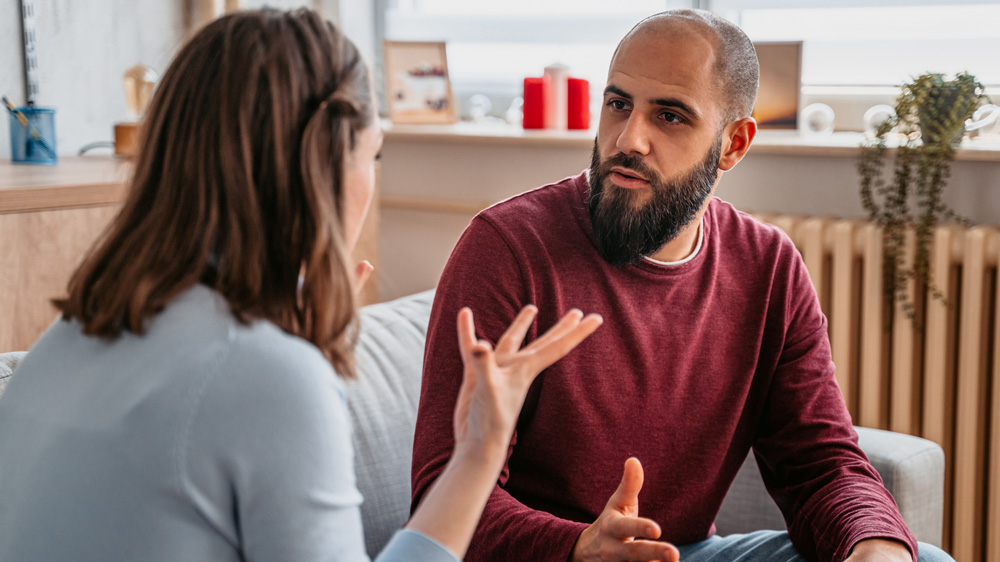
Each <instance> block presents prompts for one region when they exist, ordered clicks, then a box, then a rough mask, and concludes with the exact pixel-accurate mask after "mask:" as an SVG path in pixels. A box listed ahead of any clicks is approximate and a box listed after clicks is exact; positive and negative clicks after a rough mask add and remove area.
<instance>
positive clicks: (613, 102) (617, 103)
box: [608, 100, 628, 111]
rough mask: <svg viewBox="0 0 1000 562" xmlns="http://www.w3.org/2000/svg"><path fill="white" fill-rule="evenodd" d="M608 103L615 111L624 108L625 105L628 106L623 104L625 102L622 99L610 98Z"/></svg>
mask: <svg viewBox="0 0 1000 562" xmlns="http://www.w3.org/2000/svg"><path fill="white" fill-rule="evenodd" d="M608 105H610V106H611V109H614V110H615V111H621V110H623V109H625V108H626V107H628V106H626V105H625V102H623V101H622V100H611V101H609V102H608Z"/></svg>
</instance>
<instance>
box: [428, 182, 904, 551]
mask: <svg viewBox="0 0 1000 562" xmlns="http://www.w3.org/2000/svg"><path fill="white" fill-rule="evenodd" d="M586 192H587V182H586V178H585V176H583V175H582V174H581V175H580V176H577V177H573V178H568V179H565V180H563V181H561V182H559V183H557V184H553V185H548V186H545V187H541V188H539V189H536V190H533V191H530V192H527V193H524V194H521V195H518V196H516V197H514V198H512V199H509V200H507V201H504V202H502V203H499V204H497V205H495V206H493V207H491V208H489V209H487V210H485V211H483V212H482V213H480V214H479V215H478V216H477V217H476V218H475V219H473V221H472V222H471V223H470V225H469V227H468V229H467V230H466V231H465V233H464V234H463V235H462V238H461V239H460V240H459V242H458V244H457V246H456V247H455V250H454V252H453V253H452V255H451V258H450V259H449V261H448V265H447V266H446V268H445V270H444V273H443V275H442V277H441V281H440V284H439V285H438V292H437V295H436V298H435V301H434V309H433V312H432V314H431V319H430V329H429V332H428V337H427V349H426V355H425V362H424V381H423V388H422V390H421V396H420V409H419V414H418V419H417V427H416V439H415V442H414V450H413V498H414V505H415V504H416V503H417V502H419V501H420V498H421V497H422V495H423V494H424V493H425V492H426V491H427V489H428V487H429V486H430V485H431V484H432V483H433V481H434V479H435V478H436V477H437V476H438V474H440V472H441V470H442V469H443V467H444V465H445V463H446V461H447V459H448V456H449V455H450V454H451V451H452V448H453V446H454V437H453V431H452V416H453V413H452V412H453V408H454V405H455V399H456V396H457V394H458V388H459V383H460V381H461V379H462V364H461V360H460V358H459V353H458V349H457V336H456V332H455V317H456V315H457V313H458V310H459V308H460V307H461V306H466V305H468V306H470V307H471V308H472V310H473V312H474V314H475V321H476V329H477V332H478V334H479V336H480V337H483V338H485V339H488V340H490V341H492V342H494V343H495V342H496V340H497V339H498V338H499V336H500V335H501V334H502V333H503V331H504V330H505V328H506V327H507V325H508V324H509V323H510V322H511V321H512V320H513V318H514V316H515V315H516V314H517V312H518V310H520V308H521V307H522V306H524V305H526V304H528V303H534V304H536V305H538V307H539V314H538V320H537V322H536V324H535V326H533V328H532V330H531V331H530V332H529V335H528V337H529V339H530V338H534V337H537V335H538V334H540V333H541V332H543V331H544V330H545V329H547V328H548V327H550V326H551V325H552V324H554V323H555V322H556V320H557V319H558V318H559V317H561V316H562V315H563V314H565V313H566V312H567V311H568V310H570V309H571V308H574V307H576V308H580V309H582V310H583V311H584V312H597V313H600V314H601V315H602V316H603V317H604V325H603V326H601V328H599V329H598V330H597V332H596V333H595V334H594V335H592V336H591V337H590V338H589V339H587V340H586V341H584V342H583V343H582V344H581V345H580V346H579V347H578V348H577V349H575V350H574V351H573V352H571V353H570V354H569V355H568V356H567V357H565V358H563V359H562V360H560V361H559V362H557V363H556V364H555V365H553V366H552V367H550V368H549V369H548V370H547V371H545V372H544V373H542V375H541V376H540V377H539V379H538V380H537V381H536V382H535V384H534V386H533V387H532V388H531V390H530V392H529V394H528V398H527V400H526V402H525V406H524V410H523V412H522V413H521V416H520V419H519V422H518V425H517V430H516V433H515V435H514V439H513V441H512V444H511V448H510V454H509V458H508V463H507V466H506V467H505V468H504V470H503V472H502V474H501V476H500V481H499V483H498V485H497V487H496V489H495V490H494V491H493V494H492V496H491V497H490V500H489V503H488V504H487V506H486V510H485V512H484V514H483V517H482V520H481V521H480V523H479V528H478V530H477V532H476V535H475V537H474V538H473V542H472V545H471V546H470V548H469V553H468V556H467V558H466V560H470V561H476V560H496V561H507V560H533V561H534V560H539V561H549V560H551V561H553V562H564V561H565V560H566V559H567V558H568V557H569V555H570V553H571V552H572V548H573V545H574V543H575V541H576V539H577V537H578V536H579V534H580V531H582V530H583V529H584V528H585V527H586V526H587V525H588V524H590V523H592V522H593V521H594V520H595V519H596V518H597V516H598V515H599V514H600V513H601V511H602V510H603V508H604V505H605V503H606V502H607V500H608V498H609V497H610V495H611V494H612V492H614V490H615V488H616V487H617V486H618V482H619V480H620V479H621V473H622V467H623V464H624V462H625V459H626V458H628V457H629V456H636V457H638V458H639V460H640V461H642V465H643V468H644V471H645V484H644V486H643V489H642V492H641V493H640V495H639V510H640V515H643V516H645V517H650V518H652V519H653V520H655V521H657V522H658V523H659V524H660V525H661V527H662V529H663V536H662V538H663V539H664V540H668V541H670V542H672V543H674V544H687V543H691V542H695V541H700V540H704V539H706V538H708V537H709V536H711V535H712V534H713V533H714V532H715V529H714V524H713V521H714V519H715V516H716V514H717V513H718V511H719V506H720V505H721V503H722V499H723V497H724V496H725V494H726V491H727V490H728V489H729V486H730V484H731V483H732V481H733V478H734V477H735V475H736V472H737V470H739V468H740V465H741V464H742V462H743V460H744V459H745V458H746V455H747V452H748V451H749V450H750V449H751V447H753V450H754V452H755V454H756V456H757V462H758V464H759V465H760V468H761V472H762V474H763V477H764V482H765V483H766V484H767V487H768V489H769V490H770V492H771V495H772V496H773V497H774V499H775V501H776V502H777V503H778V506H779V507H780V508H781V511H782V513H784V515H785V520H786V521H787V523H788V529H789V533H790V534H791V538H792V541H793V542H794V544H795V546H796V547H797V548H798V550H799V552H800V553H802V554H803V555H804V556H805V557H806V558H808V559H811V560H822V561H828V560H842V559H843V558H845V557H846V555H847V553H848V552H849V551H850V549H851V548H852V547H853V545H854V544H855V543H856V542H858V541H859V540H861V539H865V538H873V537H884V538H894V539H897V540H900V541H903V542H905V543H906V544H908V545H909V547H910V550H911V552H916V541H915V539H914V538H913V536H912V535H911V534H910V532H909V531H908V529H907V528H906V525H905V524H904V523H903V520H902V517H901V516H900V515H899V512H898V510H897V508H896V505H895V503H894V502H893V499H892V497H891V496H890V495H889V493H888V492H887V491H886V490H885V488H884V487H883V485H882V481H881V479H880V478H879V475H878V473H877V472H876V471H875V469H874V468H872V466H871V465H870V464H869V463H868V460H867V458H866V457H865V455H864V453H863V452H862V451H861V450H860V449H859V448H858V444H857V435H856V434H855V432H854V430H853V428H852V427H851V418H850V415H849V414H848V412H847V409H846V408H845V406H844V401H843V399H842V397H841V394H840V390H839V388H838V386H837V382H836V379H835V377H834V367H833V363H832V361H831V359H830V347H829V339H828V336H827V330H826V328H827V326H826V319H825V317H824V316H823V313H822V312H821V310H820V308H819V303H818V301H817V299H816V294H815V291H814V289H813V287H812V284H811V283H810V281H809V276H808V274H807V272H806V269H805V266H804V265H803V262H802V259H801V256H800V255H799V253H798V251H797V250H796V249H795V247H794V246H793V245H792V243H791V241H790V240H789V239H788V237H787V236H785V235H784V233H782V232H781V231H780V230H778V229H777V228H775V227H772V226H769V225H766V224H763V223H761V222H758V221H756V220H754V219H753V218H751V217H749V216H747V215H746V214H744V213H741V212H739V211H737V210H735V209H734V208H733V207H732V206H731V205H729V204H728V203H725V202H722V201H720V200H717V199H713V200H712V201H711V203H710V204H709V207H708V211H707V213H706V214H705V219H704V228H705V232H704V243H703V246H702V248H701V251H700V252H699V253H698V255H697V256H696V257H695V258H694V259H692V260H691V261H689V262H687V263H685V264H683V265H679V266H673V267H667V266H661V265H657V264H654V263H651V262H645V261H644V262H641V263H639V264H637V265H634V266H628V267H625V268H616V267H613V266H610V265H608V264H607V263H606V262H605V261H604V260H603V259H602V258H601V257H600V255H599V254H598V253H597V251H596V250H595V249H594V246H593V243H592V230H591V226H590V221H589V218H588V215H587V210H586V205H585V198H586Z"/></svg>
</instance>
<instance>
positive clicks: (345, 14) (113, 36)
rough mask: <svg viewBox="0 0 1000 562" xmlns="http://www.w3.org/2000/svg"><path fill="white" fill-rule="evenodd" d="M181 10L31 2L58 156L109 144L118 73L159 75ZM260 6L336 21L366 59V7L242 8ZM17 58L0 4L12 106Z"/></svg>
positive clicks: (17, 95) (134, 1)
mask: <svg viewBox="0 0 1000 562" xmlns="http://www.w3.org/2000/svg"><path fill="white" fill-rule="evenodd" d="M183 3H184V0H35V11H36V18H35V19H36V32H37V35H36V43H37V53H38V64H39V71H40V73H39V82H40V84H39V86H40V92H39V96H38V100H37V102H38V104H39V105H41V106H48V107H55V108H56V110H57V114H56V137H57V138H56V142H57V145H58V152H59V153H60V154H62V155H71V154H76V152H77V151H78V150H79V149H80V147H81V146H83V145H85V144H87V143H90V142H94V141H110V140H111V139H112V126H113V124H114V123H115V122H116V121H121V120H123V119H125V118H126V116H127V114H126V108H125V94H124V91H123V89H122V80H121V79H122V74H123V73H124V72H125V70H127V69H128V68H130V67H132V66H133V65H135V64H136V63H140V62H141V63H143V64H145V65H147V66H149V67H151V68H153V69H154V70H156V71H157V72H158V73H159V74H161V75H162V74H163V72H164V71H165V70H166V68H167V65H168V64H169V62H170V60H171V58H172V57H173V55H174V53H175V52H176V51H177V49H178V48H180V46H181V44H182V43H183V41H184V39H185V37H186V33H185V29H184V22H183V10H182V7H183ZM264 5H268V6H272V7H276V8H294V7H298V6H310V7H318V8H319V9H320V10H321V11H322V13H324V14H325V15H327V17H331V18H332V19H334V20H335V21H337V20H340V21H341V22H342V24H343V26H344V28H345V29H346V31H347V35H348V36H349V37H351V38H352V39H355V37H356V38H357V42H359V43H360V45H359V46H360V47H361V50H362V52H363V53H365V54H366V56H368V57H370V56H371V54H372V53H373V47H372V46H373V45H374V39H373V37H374V31H373V29H374V27H373V25H374V24H373V23H372V17H371V13H372V11H371V0H243V7H244V8H256V7H261V6H264ZM366 15H367V16H366ZM21 53H22V48H21V12H20V1H19V0H4V1H2V2H0V93H2V94H3V95H6V96H7V97H8V98H10V100H11V101H13V102H14V103H16V104H18V105H21V104H23V103H24V101H25V99H24V80H23V68H22V62H21V57H22V55H21ZM369 60H371V58H369ZM3 113H6V112H3ZM7 121H8V118H7V117H3V118H2V119H0V158H10V134H9V126H8V122H7ZM104 152H105V153H108V152H109V151H108V150H105V151H104Z"/></svg>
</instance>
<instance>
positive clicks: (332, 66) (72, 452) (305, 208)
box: [0, 10, 601, 562]
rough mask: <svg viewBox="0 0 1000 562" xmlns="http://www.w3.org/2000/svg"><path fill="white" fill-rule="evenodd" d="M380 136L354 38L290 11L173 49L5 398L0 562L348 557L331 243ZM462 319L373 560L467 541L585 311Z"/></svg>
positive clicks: (347, 229) (345, 444) (339, 268)
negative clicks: (447, 389)
mask: <svg viewBox="0 0 1000 562" xmlns="http://www.w3.org/2000/svg"><path fill="white" fill-rule="evenodd" d="M380 145H381V133H380V131H379V129H378V126H377V121H376V112H375V106H374V100H373V97H372V87H371V79H370V76H369V74H368V70H367V68H366V67H365V65H364V63H363V62H362V61H361V59H360V57H359V56H358V53H357V50H356V49H355V47H354V46H353V45H352V44H351V43H350V41H348V40H347V39H346V38H345V37H344V36H343V35H342V34H341V33H340V32H339V31H338V30H337V29H336V28H334V27H333V26H332V25H331V24H329V23H326V22H324V21H323V20H322V19H321V18H320V17H319V16H317V15H316V14H315V13H313V12H311V11H308V10H299V11H295V12H280V11H272V10H265V11H258V12H244V13H238V14H235V15H231V16H227V17H224V18H222V19H220V20H218V21H215V22H213V23H212V24H210V25H208V26H207V27H206V28H205V29H203V30H202V31H201V32H199V33H198V34H197V35H196V36H195V37H194V38H193V39H192V40H191V41H190V42H189V43H188V44H187V45H185V46H184V47H183V49H182V50H181V51H180V53H179V54H178V55H177V57H176V58H175V60H174V61H173V63H172V64H171V66H170V68H169V69H168V71H167V72H166V74H165V76H164V78H163V81H162V83H161V85H160V87H159V89H158V90H157V93H156V95H155V97H154V100H153V103H152V105H151V107H150V111H149V113H148V116H147V118H146V123H145V125H144V131H143V142H142V147H143V148H142V151H141V153H140V155H139V156H138V158H137V160H136V166H135V172H134V177H133V179H132V182H131V191H130V193H129V195H128V198H127V200H126V202H125V204H124V206H123V209H122V211H121V213H120V214H119V216H118V217H117V218H116V219H115V220H114V221H113V223H112V224H111V226H110V227H109V229H108V231H107V232H106V234H105V235H104V237H103V238H102V240H101V241H100V242H99V243H98V244H97V245H96V246H95V248H94V249H93V250H92V251H91V253H90V254H89V256H88V257H87V258H86V259H85V260H84V262H83V263H82V264H81V265H80V267H79V269H78V270H77V271H76V273H75V274H74V276H73V278H72V279H71V281H70V284H69V288H68V296H67V297H66V298H65V299H63V300H60V301H57V303H56V304H57V306H58V307H59V309H60V310H61V311H62V313H63V318H62V319H61V320H59V321H57V322H56V323H55V324H54V325H53V326H52V327H51V328H50V329H49V330H48V331H47V332H46V333H45V335H43V336H42V338H41V339H40V340H39V341H38V342H37V343H36V344H35V345H34V346H33V348H32V350H31V352H30V353H29V354H28V356H27V357H26V358H25V360H24V362H23V363H22V364H21V366H20V368H19V369H18V371H17V373H16V374H15V376H14V377H13V379H12V381H11V382H10V384H9V385H8V387H7V391H6V394H5V395H4V397H3V400H2V401H0V561H3V562H5V561H15V560H16V561H25V560H70V559H72V560H78V561H79V560H94V561H96V560H101V561H106V560H147V561H150V560H151V561H158V560H185V561H197V560H213V561H226V560H232V561H236V560H275V561H282V562H292V561H299V560H351V561H355V560H364V559H366V556H365V552H364V541H363V538H362V530H361V522H360V516H359V512H358V505H359V503H360V502H361V497H360V494H359V493H358V491H357V488H356V487H355V484H354V473H353V461H352V453H351V439H350V427H349V420H348V417H347V413H346V411H347V410H346V405H345V402H344V387H343V382H342V381H341V378H351V377H353V376H354V369H353V364H352V355H351V348H352V340H351V334H352V326H353V323H354V320H355V308H356V305H355V297H354V291H355V288H356V287H357V286H358V285H359V282H361V281H363V278H364V277H365V276H366V275H367V272H368V271H370V266H368V267H360V268H358V269H355V268H354V267H352V266H351V264H349V263H348V257H347V256H348V253H349V250H350V248H351V247H352V246H353V244H354V242H355V241H356V239H357V237H358V232H359V230H360V225H361V222H362V219H363V217H364V214H365V212H366V209H367V207H368V205H369V203H370V199H371V194H372V189H373V182H374V174H373V165H374V160H375V158H376V155H377V153H378V151H379V148H380ZM534 314H535V310H534V308H533V307H528V308H526V309H525V310H524V311H522V312H521V314H519V315H518V317H517V318H516V319H515V320H514V321H513V323H512V324H511V327H510V329H509V330H508V332H507V333H506V334H505V336H504V337H503V338H502V339H501V340H500V341H499V342H497V346H496V349H495V350H494V349H493V348H492V347H491V346H490V345H489V343H487V342H485V341H477V340H476V336H475V328H474V326H473V320H472V314H471V312H470V311H469V310H468V309H464V310H463V311H462V312H461V313H460V315H459V318H458V323H459V333H460V340H461V342H460V343H461V346H460V347H461V353H462V357H463V359H464V360H465V364H466V369H465V374H464V377H465V378H464V382H463V385H462V390H461V392H460V396H459V400H458V406H457V408H456V411H455V436H456V444H455V449H454V453H453V456H452V458H451V460H450V461H449V464H448V467H447V469H446V470H445V471H444V474H442V476H441V477H440V478H439V479H438V482H437V484H436V485H435V488H434V489H433V490H432V492H431V493H430V494H429V495H428V496H427V497H426V498H425V499H424V501H423V502H422V504H421V507H420V509H418V510H417V511H416V512H415V513H414V515H413V517H412V518H411V520H410V522H409V523H408V524H407V528H406V529H404V530H402V531H400V532H399V533H397V535H396V536H395V537H394V539H393V540H392V542H390V544H389V545H388V546H387V547H386V550H385V551H384V552H383V553H382V555H381V556H380V557H379V560H454V559H455V558H456V557H462V556H463V555H464V553H465V550H466V548H467V547H468V543H469V540H470V538H471V536H472V532H473V529H474V527H475V525H476V522H477V520H478V518H479V515H480V513H481V511H482V508H483V505H484V504H485V502H486V499H487V497H488V495H489V494H490V491H491V490H492V488H493V486H494V485H495V483H496V480H497V477H498V474H499V471H500V467H501V465H502V464H503V462H504V458H505V455H506V452H507V447H508V444H509V440H510V436H511V433H512V431H513V428H514V423H515V421H516V419H517V415H518V412H519V410H520V407H521V404H522V402H523V400H524V396H525V393H526V392H527V388H528V386H529V385H530V384H531V381H532V380H533V379H534V378H535V376H536V375H537V374H538V373H539V372H540V371H541V370H542V369H544V368H545V367H546V366H548V365H550V364H551V363H553V362H554V361H556V360H558V359H559V358H560V357H562V356H564V355H565V354H566V353H568V352H569V351H570V350H571V349H572V348H573V347H575V346H576V345H577V344H578V343H579V342H580V341H582V340H583V339H584V338H586V337H587V336H588V335H589V334H590V333H591V332H593V331H594V330H595V329H596V328H597V327H598V325H599V324H600V322H601V320H600V318H599V317H596V316H593V315H591V316H587V317H583V315H582V314H581V313H579V312H578V311H574V312H571V313H570V314H568V315H567V316H566V317H564V318H563V319H562V320H561V321H560V322H559V323H557V324H556V325H555V326H553V327H552V328H551V329H550V331H549V332H548V333H547V335H545V336H543V337H541V338H539V339H538V340H536V341H535V342H533V343H532V344H531V345H529V346H528V347H526V348H524V349H519V348H520V346H521V342H522V340H523V338H524V335H525V333H526V331H527V329H528V327H529V325H530V324H531V323H532V322H533V319H534Z"/></svg>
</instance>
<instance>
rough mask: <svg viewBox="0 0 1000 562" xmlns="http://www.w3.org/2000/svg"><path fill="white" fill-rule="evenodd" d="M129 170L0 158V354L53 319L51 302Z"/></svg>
mask: <svg viewBox="0 0 1000 562" xmlns="http://www.w3.org/2000/svg"><path fill="white" fill-rule="evenodd" d="M129 170H130V167H129V165H128V164H127V163H125V162H122V161H117V160H113V159H112V158H110V157H88V158H69V157H63V158H61V159H60V160H59V163H58V164H57V165H55V166H28V165H15V164H11V163H10V161H7V160H4V161H0V352H2V351H23V350H26V349H28V348H29V347H30V346H31V344H32V343H33V342H34V341H35V340H36V339H38V336H39V335H41V333H42V332H43V331H45V329H46V328H47V327H48V326H49V324H51V323H52V321H53V320H54V319H55V318H56V316H57V315H58V312H57V311H56V309H55V307H53V306H52V304H51V302H50V301H51V299H53V298H57V297H61V296H64V295H65V291H66V282H67V281H68V280H69V276H70V275H71V274H72V272H73V271H74V270H75V269H76V266H77V264H78V263H79V262H80V260H81V259H82V258H83V256H84V255H85V254H86V252H87V250H88V249H89V248H90V246H91V244H93V242H94V241H95V240H96V239H97V237H98V236H100V234H101V232H102V231H103V230H104V227H105V226H107V224H108V223H109V222H110V220H111V218H112V217H114V215H115V213H117V212H118V208H119V206H120V204H121V201H122V198H123V197H124V194H125V182H126V180H127V177H128V173H129Z"/></svg>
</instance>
